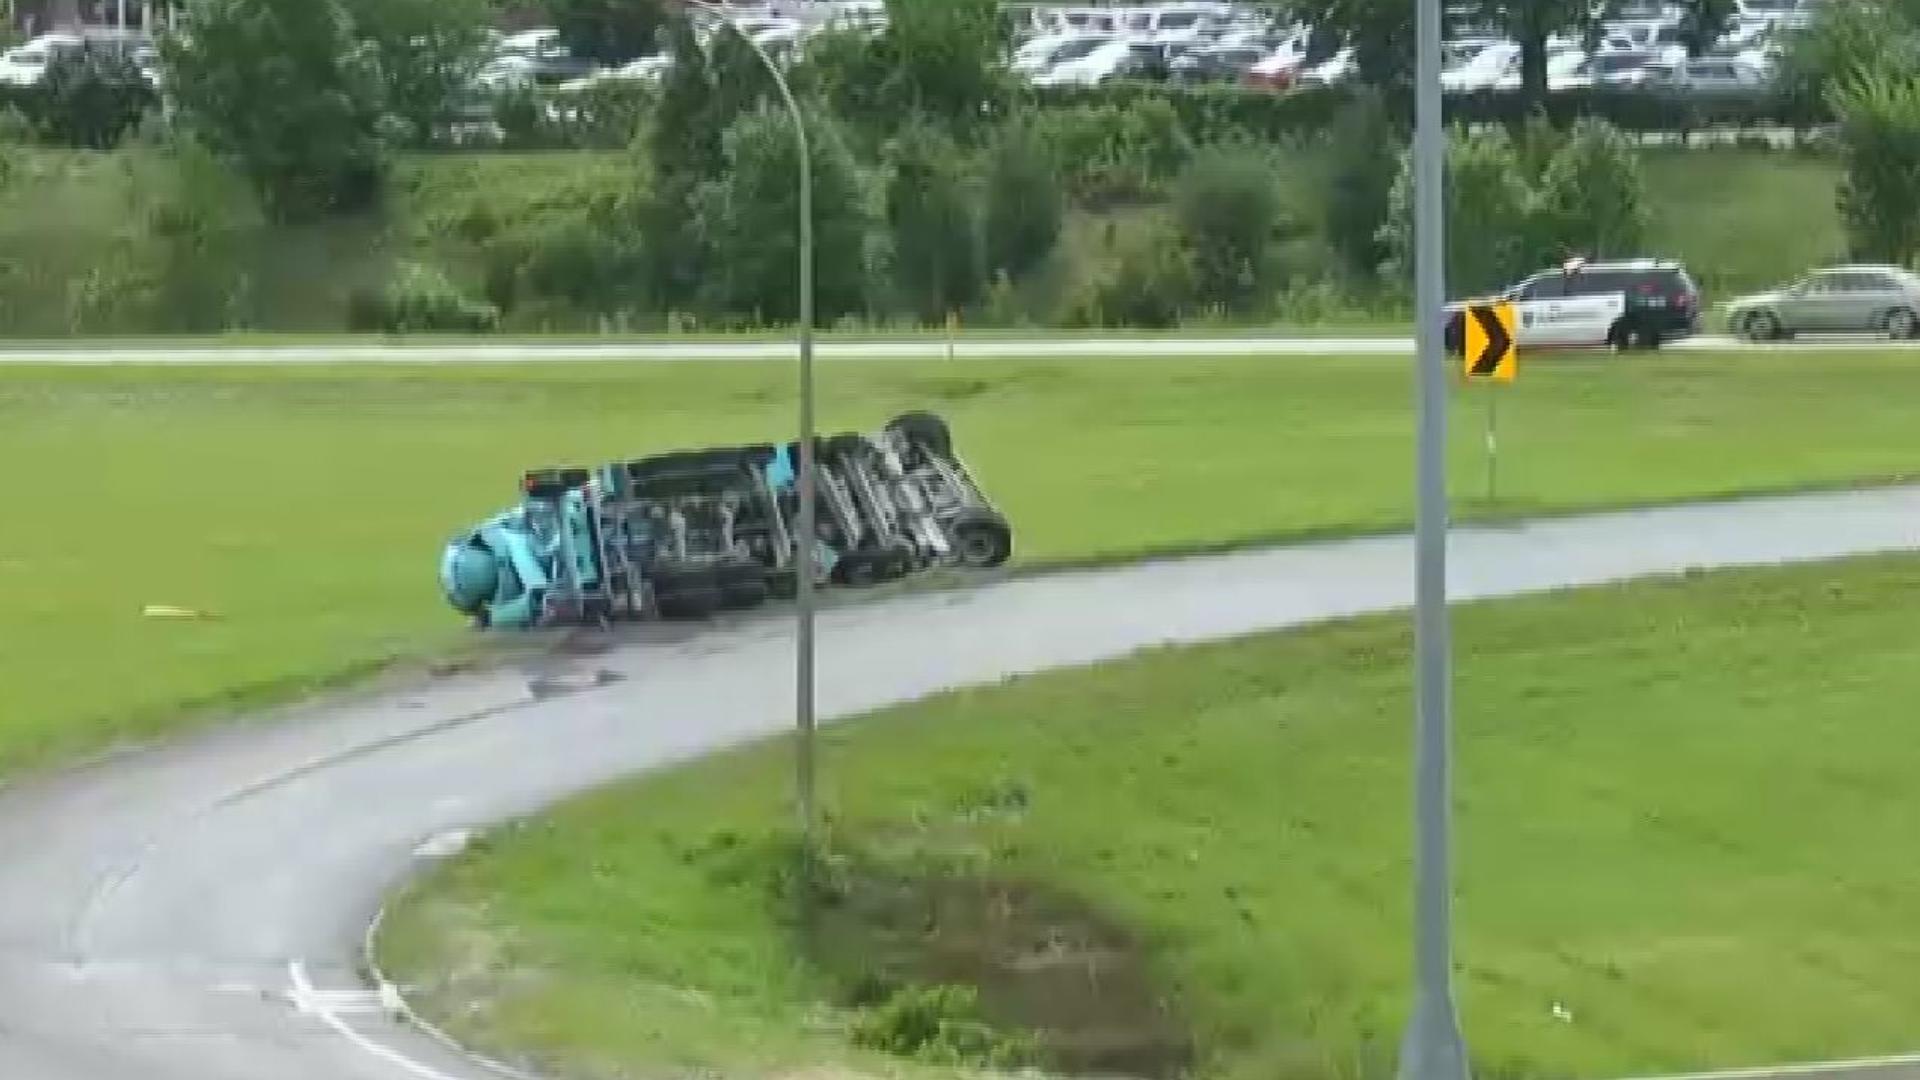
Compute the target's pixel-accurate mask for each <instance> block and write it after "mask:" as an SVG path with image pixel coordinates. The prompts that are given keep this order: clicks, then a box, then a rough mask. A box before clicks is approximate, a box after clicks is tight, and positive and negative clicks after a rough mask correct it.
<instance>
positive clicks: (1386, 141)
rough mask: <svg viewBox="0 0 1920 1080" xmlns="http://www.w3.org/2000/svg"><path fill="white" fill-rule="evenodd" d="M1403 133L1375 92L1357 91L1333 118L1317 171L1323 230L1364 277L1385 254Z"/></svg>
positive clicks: (1346, 263)
mask: <svg viewBox="0 0 1920 1080" xmlns="http://www.w3.org/2000/svg"><path fill="white" fill-rule="evenodd" d="M1405 146H1406V138H1405V136H1404V134H1403V133H1402V132H1401V131H1400V129H1399V128H1398V127H1397V126H1396V125H1395V124H1394V122H1393V118H1392V115H1391V114H1390V113H1389V112H1388V111H1387V104H1386V101H1385V100H1384V99H1382V98H1381V96H1380V95H1379V94H1377V93H1369V92H1361V93H1360V94H1358V95H1357V96H1355V98H1354V99H1353V100H1352V102H1351V103H1349V104H1347V105H1345V106H1343V107H1342V108H1341V109H1340V111H1339V112H1338V113H1336V114H1335V116H1334V118H1333V123H1332V126H1331V127H1330V128H1329V130H1328V132H1327V136H1326V150H1327V154H1326V167H1325V169H1324V171H1323V172H1322V174H1321V175H1320V177H1319V179H1320V202H1321V205H1322V206H1323V207H1324V208H1325V215H1324V217H1323V219H1322V220H1323V227H1322V231H1323V232H1324V234H1325V236H1326V241H1327V246H1328V247H1329V248H1331V249H1332V251H1333V254H1334V256H1335V257H1336V258H1338V259H1339V260H1340V263H1341V265H1342V269H1344V270H1345V271H1346V273H1347V274H1348V276H1350V277H1353V278H1356V279H1359V280H1367V279H1370V278H1372V277H1373V276H1374V274H1375V273H1377V272H1378V271H1379V268H1380V263H1381V261H1382V260H1384V259H1385V258H1386V257H1387V252H1386V249H1385V248H1384V247H1383V246H1382V245H1381V242H1380V230H1381V227H1382V226H1383V225H1385V224H1386V221H1387V212H1388V210H1389V208H1390V206H1391V203H1392V197H1393V177H1394V173H1395V171H1396V170H1397V169H1398V168H1399V164H1400V152H1401V150H1402V149H1403V148H1404V147H1405Z"/></svg>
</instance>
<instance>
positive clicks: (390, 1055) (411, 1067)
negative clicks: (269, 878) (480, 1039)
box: [287, 960, 468, 1080]
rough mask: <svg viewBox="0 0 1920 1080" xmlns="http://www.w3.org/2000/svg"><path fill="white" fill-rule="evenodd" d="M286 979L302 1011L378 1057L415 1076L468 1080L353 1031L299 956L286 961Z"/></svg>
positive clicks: (441, 1079)
mask: <svg viewBox="0 0 1920 1080" xmlns="http://www.w3.org/2000/svg"><path fill="white" fill-rule="evenodd" d="M287 979H288V981H289V982H291V983H292V984H293V1000H294V1003H295V1005H296V1006H297V1007H298V1008H299V1009H300V1011H301V1012H303V1013H306V1014H307V1015H309V1016H312V1017H315V1018H316V1019H318V1020H319V1021H320V1022H321V1023H323V1024H325V1025H326V1026H328V1027H329V1028H332V1029H333V1031H334V1033H335V1034H337V1035H339V1036H340V1037H341V1038H343V1039H345V1040H347V1041H348V1042H350V1043H352V1044H353V1045H355V1046H357V1047H359V1048H360V1049H361V1050H363V1051H365V1052H366V1053H368V1054H371V1055H373V1056H374V1057H376V1058H379V1059H380V1060H381V1061H384V1062H386V1063H387V1064H389V1065H392V1066H393V1067H394V1068H397V1069H401V1070H404V1071H405V1072H407V1073H409V1074H411V1075H413V1076H416V1077H418V1078H419V1080H468V1078H465V1077H457V1076H453V1075H452V1074H450V1073H443V1072H441V1071H440V1070H438V1069H436V1068H433V1067H432V1066H430V1065H423V1064H421V1063H420V1062H418V1061H415V1060H413V1059H412V1058H410V1057H408V1056H407V1055H405V1054H403V1053H401V1052H400V1051H398V1050H395V1049H394V1048H392V1047H391V1046H387V1045H384V1044H382V1043H378V1042H375V1041H374V1040H372V1039H370V1038H368V1037H367V1036H365V1035H362V1034H361V1033H360V1032H358V1031H355V1030H354V1029H353V1026H352V1025H351V1024H349V1023H347V1022H346V1021H345V1020H342V1019H341V1018H340V1016H339V1014H338V1013H336V1012H335V1011H334V1010H333V1009H332V1008H331V1007H330V1006H328V1004H327V1003H326V1001H325V999H324V997H323V996H322V995H321V994H320V993H319V992H317V991H315V990H314V988H313V983H312V981H311V980H309V979H308V978H307V965H306V964H305V963H304V962H302V961H299V960H289V961H287Z"/></svg>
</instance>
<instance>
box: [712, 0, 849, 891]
mask: <svg viewBox="0 0 1920 1080" xmlns="http://www.w3.org/2000/svg"><path fill="white" fill-rule="evenodd" d="M691 2H692V3H693V6H694V7H696V8H699V9H700V10H702V11H706V12H708V13H710V14H713V15H715V16H717V17H718V18H720V19H721V20H722V21H724V22H725V23H726V24H727V26H729V27H731V28H732V29H733V32H734V33H736V34H739V35H740V40H742V41H744V42H746V43H747V46H748V47H749V48H751V49H752V50H753V54H754V55H755V56H757V57H759V59H760V63H761V65H762V66H763V67H765V68H766V69H767V74H768V75H770V76H772V78H773V85H774V86H775V87H776V88H777V89H778V90H779V92H780V100H781V102H782V103H784V104H785V105H786V107H787V115H788V116H789V117H791V118H792V120H793V142H794V148H795V150H796V151H797V152H798V153H799V155H800V160H799V164H798V169H799V173H800V178H799V183H800V275H799V276H800V303H799V309H800V310H799V317H800V334H799V337H800V453H799V461H798V462H796V463H795V467H796V468H797V469H798V470H799V473H800V475H799V477H798V484H797V488H798V496H799V499H800V515H799V521H798V522H797V523H796V528H795V530H794V531H795V534H796V535H795V537H794V551H793V563H794V570H793V573H794V609H795V613H796V615H795V617H796V619H797V622H798V625H797V626H796V627H795V635H794V636H795V643H796V648H795V653H796V655H795V663H794V709H793V712H794V741H795V744H796V745H795V747H794V802H795V804H796V805H795V810H796V813H797V814H798V816H799V818H800V840H801V849H802V851H804V852H809V853H810V852H811V851H812V850H813V840H814V836H813V826H814V821H815V816H816V815H815V811H814V801H815V797H814V776H815V771H816V770H815V765H814V758H815V745H814V732H815V729H816V727H817V726H818V724H817V722H816V718H815V715H814V706H815V698H816V695H815V693H814V633H813V630H814V597H813V593H814V589H813V570H814V565H813V556H814V549H815V545H816V544H817V542H818V536H819V526H818V523H817V518H818V506H817V505H816V504H817V503H818V501H819V500H818V498H817V496H816V491H815V483H814V479H815V478H814V463H813V461H814V453H813V449H814V447H813V443H814V420H813V155H812V153H811V151H810V149H809V146H808V140H807V122H806V118H805V116H804V115H803V114H802V113H801V111H800V104H799V102H797V101H795V100H794V97H793V89H792V87H790V86H788V85H787V78H786V76H785V75H784V74H782V73H781V71H780V65H779V64H776V63H774V61H773V57H771V56H769V55H767V51H766V50H765V49H763V48H761V47H760V45H759V43H758V42H755V41H754V40H753V39H752V38H751V37H749V36H747V35H746V34H744V33H741V31H740V27H739V24H738V23H736V22H735V21H734V19H733V16H732V14H730V13H729V12H727V11H726V10H725V9H724V8H721V7H718V6H716V5H713V4H709V3H704V2H701V0H691Z"/></svg>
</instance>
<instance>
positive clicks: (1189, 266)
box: [1062, 226, 1194, 329]
mask: <svg viewBox="0 0 1920 1080" xmlns="http://www.w3.org/2000/svg"><path fill="white" fill-rule="evenodd" d="M1193 298H1194V268H1193V255H1192V253H1191V252H1190V251H1189V250H1188V249H1187V247H1186V245H1185V244H1184V243H1183V242H1182V241H1181V238H1180V236H1179V234H1178V233H1177V232H1176V231H1174V230H1173V229H1171V228H1167V227H1164V226H1163V227H1157V228H1148V229H1141V230H1138V231H1134V232H1130V233H1127V234H1125V235H1123V236H1120V237H1118V238H1116V241H1115V245H1114V250H1113V254H1112V257H1111V258H1110V259H1109V260H1108V261H1107V263H1106V264H1105V265H1104V266H1102V267H1101V268H1100V269H1099V271H1097V272H1096V274H1095V276H1094V277H1093V278H1092V280H1090V281H1089V282H1087V283H1085V284H1083V285H1082V286H1081V287H1080V289H1079V290H1078V292H1077V294H1076V295H1074V296H1072V297H1071V298H1070V299H1069V302H1068V304H1067V307H1066V309H1065V312H1064V313H1063V316H1062V321H1064V322H1065V323H1066V324H1067V325H1069V326H1097V327H1115V328H1119V327H1144V328H1150V329H1166V328H1169V327H1173V326H1178V325H1179V323H1180V318H1181V316H1182V315H1183V314H1185V313H1186V311H1187V309H1188V308H1189V307H1190V306H1191V305H1192V303H1193Z"/></svg>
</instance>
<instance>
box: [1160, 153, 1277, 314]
mask: <svg viewBox="0 0 1920 1080" xmlns="http://www.w3.org/2000/svg"><path fill="white" fill-rule="evenodd" d="M1279 173H1280V169H1279V165H1278V163H1277V162H1276V161H1274V159H1273V156H1272V155H1271V154H1270V153H1269V152H1268V151H1266V150H1265V149H1263V148H1261V147H1259V146H1255V145H1252V144H1241V145H1234V146H1215V147H1209V148H1207V149H1205V150H1202V151H1200V152H1199V153H1198V154H1196V155H1195V156H1194V159H1193V161H1192V162H1191V163H1190V164H1189V165H1188V166H1187V169H1186V171H1185V172H1183V173H1181V175H1180V179H1179V181H1178V182H1177V183H1176V184H1175V185H1174V192H1173V211H1174V219H1175V220H1176V221H1177V222H1178V223H1179V226H1180V233H1181V237H1182V239H1183V240H1184V241H1185V242H1186V246H1187V249H1188V250H1189V251H1191V252H1192V253H1193V273H1194V287H1195V290H1196V292H1197V298H1198V299H1199V300H1200V301H1202V302H1203V303H1207V304H1217V305H1221V306H1223V307H1225V308H1227V309H1229V310H1236V311H1237V310H1244V309H1246V308H1247V307H1248V305H1249V304H1251V303H1253V302H1255V301H1256V300H1259V299H1263V298H1264V297H1265V296H1266V294H1267V293H1268V292H1269V290H1270V289H1271V288H1272V286H1273V281H1274V276H1275V271H1276V269H1277V263H1278V260H1277V258H1276V248H1277V246H1278V244H1279V241H1280V240H1281V238H1282V237H1283V236H1284V235H1285V234H1286V233H1287V232H1288V231H1289V230H1290V223H1289V222H1288V220H1287V212H1286V207H1285V206H1284V204H1283V202H1282V196H1281V192H1280V186H1279V184H1278V182H1277V180H1276V177H1277V176H1278V175H1279Z"/></svg>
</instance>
